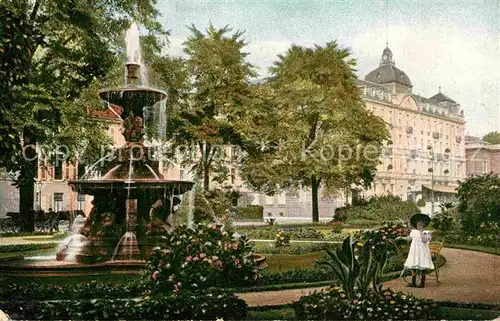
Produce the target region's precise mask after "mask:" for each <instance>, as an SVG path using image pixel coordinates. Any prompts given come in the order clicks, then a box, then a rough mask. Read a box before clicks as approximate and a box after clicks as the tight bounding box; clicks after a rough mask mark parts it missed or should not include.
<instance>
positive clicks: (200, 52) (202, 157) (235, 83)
mask: <svg viewBox="0 0 500 321" xmlns="http://www.w3.org/2000/svg"><path fill="white" fill-rule="evenodd" d="M190 30H191V32H192V34H191V36H190V37H189V38H188V39H187V40H186V42H185V43H184V51H185V53H186V54H187V55H188V56H187V59H186V60H185V61H184V63H183V64H182V67H183V69H181V70H182V72H183V74H182V77H185V80H186V81H184V82H182V84H181V91H177V92H176V95H177V98H178V99H177V103H176V106H174V107H173V108H172V111H173V113H172V116H171V120H170V121H169V123H170V133H171V134H172V138H173V142H174V146H173V148H172V149H173V150H175V149H176V148H178V147H179V148H182V149H183V156H184V158H183V160H182V161H181V165H182V166H186V167H188V166H190V170H192V171H194V172H195V173H197V174H198V177H199V178H201V179H202V181H203V187H204V189H205V190H208V189H209V185H210V180H215V181H218V182H223V181H224V180H225V178H226V176H227V173H228V167H227V165H228V163H227V159H226V158H225V153H224V148H222V147H223V146H226V145H231V144H239V143H240V142H239V135H238V133H237V132H236V130H235V129H234V128H235V127H234V122H235V121H236V120H237V119H238V117H239V113H240V112H241V111H242V110H243V109H244V108H245V106H246V103H247V100H248V97H249V95H250V94H249V84H248V81H249V79H250V78H252V77H254V76H255V73H254V71H253V66H252V65H250V64H249V63H248V62H246V61H245V57H246V56H247V53H245V52H244V51H243V50H244V47H245V46H246V43H245V42H244V40H243V39H242V35H243V33H242V32H239V31H236V32H232V29H231V28H230V27H228V26H226V27H224V28H221V29H217V28H215V27H214V26H212V25H210V26H209V27H208V28H207V30H206V32H205V33H204V32H202V31H200V30H199V29H197V28H196V27H195V26H191V27H190ZM177 65H178V66H180V65H181V62H177Z"/></svg>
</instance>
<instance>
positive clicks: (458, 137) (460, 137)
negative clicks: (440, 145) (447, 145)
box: [455, 136, 462, 144]
mask: <svg viewBox="0 0 500 321" xmlns="http://www.w3.org/2000/svg"><path fill="white" fill-rule="evenodd" d="M455 141H456V142H457V143H459V144H460V143H461V142H462V136H457V137H455Z"/></svg>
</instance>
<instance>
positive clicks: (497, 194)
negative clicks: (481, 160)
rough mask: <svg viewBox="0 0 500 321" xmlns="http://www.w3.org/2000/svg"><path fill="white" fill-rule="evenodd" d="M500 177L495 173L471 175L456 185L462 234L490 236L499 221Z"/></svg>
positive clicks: (495, 232)
mask: <svg viewBox="0 0 500 321" xmlns="http://www.w3.org/2000/svg"><path fill="white" fill-rule="evenodd" d="M498 186H500V177H498V176H497V175H496V174H486V175H481V176H471V177H469V178H467V179H466V180H465V181H464V182H463V183H462V184H460V186H459V187H458V199H459V205H458V212H459V215H460V220H461V229H462V232H463V235H467V236H472V237H477V236H484V237H492V238H494V237H495V236H496V235H497V234H498V233H499V230H498V224H496V225H495V224H490V223H497V222H500V188H498Z"/></svg>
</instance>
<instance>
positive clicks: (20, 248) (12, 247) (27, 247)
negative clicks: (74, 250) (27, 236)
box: [0, 243, 57, 253]
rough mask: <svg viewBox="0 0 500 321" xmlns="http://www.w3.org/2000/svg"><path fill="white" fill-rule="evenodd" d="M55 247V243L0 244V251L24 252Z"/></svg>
mask: <svg viewBox="0 0 500 321" xmlns="http://www.w3.org/2000/svg"><path fill="white" fill-rule="evenodd" d="M55 247H57V243H30V244H9V245H0V253H12V252H25V251H34V250H45V249H52V248H55Z"/></svg>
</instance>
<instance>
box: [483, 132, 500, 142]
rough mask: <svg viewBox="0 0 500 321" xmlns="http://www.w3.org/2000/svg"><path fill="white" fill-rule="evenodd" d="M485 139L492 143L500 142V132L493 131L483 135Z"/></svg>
mask: <svg viewBox="0 0 500 321" xmlns="http://www.w3.org/2000/svg"><path fill="white" fill-rule="evenodd" d="M483 140H484V141H485V142H487V143H490V144H500V133H499V132H491V133H488V134H486V135H484V136H483Z"/></svg>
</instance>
